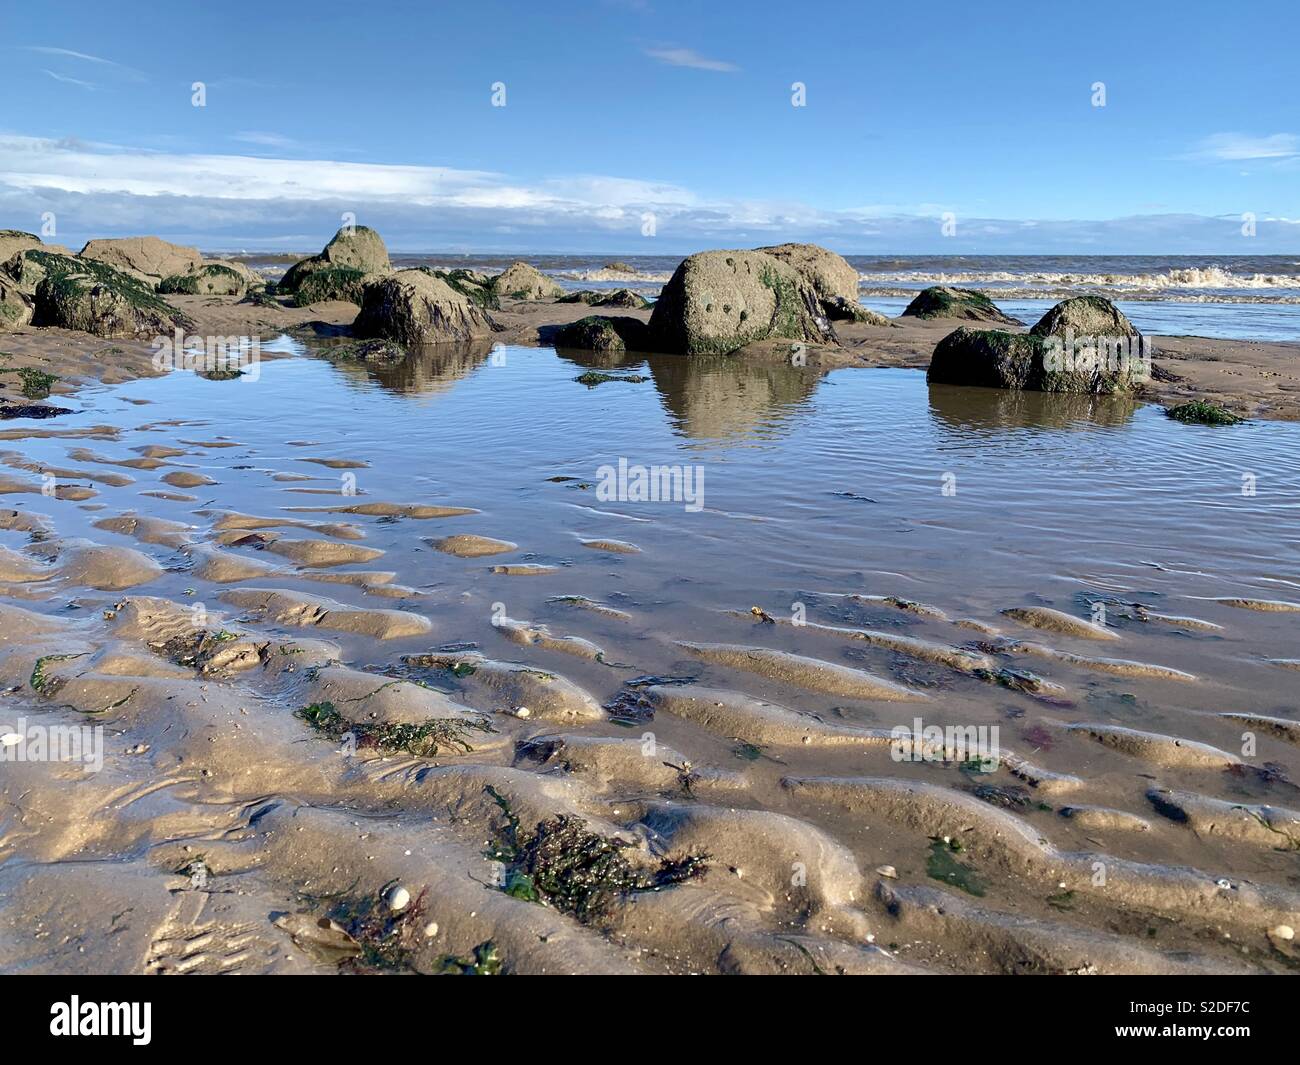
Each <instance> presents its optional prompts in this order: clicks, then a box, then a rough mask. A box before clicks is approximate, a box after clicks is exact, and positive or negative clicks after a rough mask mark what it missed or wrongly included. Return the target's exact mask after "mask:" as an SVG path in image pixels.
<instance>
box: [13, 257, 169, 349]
mask: <svg viewBox="0 0 1300 1065" xmlns="http://www.w3.org/2000/svg"><path fill="white" fill-rule="evenodd" d="M16 258H17V259H18V260H19V264H18V272H19V274H20V277H21V279H22V280H21V281H20V282H19V285H20V288H21V286H22V285H23V284H26V283H28V282H30V281H31V280H32V279H34V277H35V275H36V274H37V273H39V274H40V278H39V280H38V281H37V283H36V287H35V293H34V298H33V303H34V305H35V306H34V311H33V315H32V324H33V325H38V326H50V325H55V326H62V327H63V328H65V329H80V330H82V331H83V332H86V333H94V334H95V335H96V336H101V337H131V336H140V335H145V336H147V335H149V334H154V335H160V334H164V333H171V332H172V331H173V330H174V329H175V328H176V327H178V326H179V327H181V328H192V327H193V324H194V323H193V322H192V321H191V320H190V319H189V318H188V317H187V316H186V315H184V314H182V313H181V312H180V311H178V310H176V309H175V308H174V307H172V306H171V305H170V304H168V303H167V301H166V300H164V299H162V298H161V297H159V296H158V295H157V294H156V293H155V292H154V291H153V289H152V288H150V287H149V286H148V285H147V284H146V283H145V282H143V281H140V280H138V279H137V278H135V277H134V276H132V275H131V274H127V273H123V272H122V271H121V270H116V269H114V268H113V267H111V266H108V265H107V264H105V263H103V262H98V261H96V260H93V259H83V258H80V257H78V256H71V255H58V254H55V253H54V252H48V251H25V252H19V254H18V256H17V257H16ZM12 265H13V261H12V260H11V262H10V263H6V264H5V268H6V270H8V269H9V267H11V266H12Z"/></svg>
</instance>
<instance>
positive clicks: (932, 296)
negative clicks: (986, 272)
mask: <svg viewBox="0 0 1300 1065" xmlns="http://www.w3.org/2000/svg"><path fill="white" fill-rule="evenodd" d="M903 317H905V318H964V319H966V320H967V321H973V322H1001V323H1002V324H1003V325H1019V324H1020V323H1019V322H1018V321H1016V319H1014V318H1011V317H1009V316H1007V315H1005V314H1003V313H1002V312H1001V311H1000V310H998V308H997V307H996V306H995V305H994V303H993V301H992V300H991V299H989V298H988V296H986V295H984V293H983V292H976V291H974V290H973V289H968V288H948V287H947V286H945V285H935V286H933V287H931V288H927V289H925V290H924V291H922V292H920V293H918V294H917V296H916V298H915V299H913V300H912V302H911V303H909V304H908V305H907V309H906V310H904V311H903Z"/></svg>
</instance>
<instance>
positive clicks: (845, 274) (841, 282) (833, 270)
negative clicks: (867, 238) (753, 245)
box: [758, 244, 858, 304]
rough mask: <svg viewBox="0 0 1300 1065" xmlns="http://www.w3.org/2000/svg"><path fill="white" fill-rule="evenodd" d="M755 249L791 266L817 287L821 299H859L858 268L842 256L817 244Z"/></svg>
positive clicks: (853, 301) (850, 300)
mask: <svg viewBox="0 0 1300 1065" xmlns="http://www.w3.org/2000/svg"><path fill="white" fill-rule="evenodd" d="M758 250H759V251H762V252H766V253H767V254H768V255H770V256H772V258H774V259H780V260H781V262H783V263H785V264H786V265H787V266H793V267H794V268H795V269H796V270H798V271H799V273H800V274H802V275H803V276H804V277H805V278H807V280H808V282H809V284H811V285H812V287H813V288H815V289H816V290H817V296H818V297H819V298H820V299H821V300H823V301H827V300H835V299H837V298H843V299H845V300H848V301H849V302H850V303H854V304H856V303H857V302H858V272H857V270H855V269H854V268H853V267H852V266H850V265H849V262H848V260H847V259H845V258H844V256H842V255H836V254H835V252H833V251H830V250H829V249H827V248H823V247H820V246H819V245H817V244H777V245H774V246H773V247H770V248H759V249H758Z"/></svg>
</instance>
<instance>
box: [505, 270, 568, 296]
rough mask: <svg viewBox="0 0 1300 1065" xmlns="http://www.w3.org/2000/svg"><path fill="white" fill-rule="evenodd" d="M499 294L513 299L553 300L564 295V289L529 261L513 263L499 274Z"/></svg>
mask: <svg viewBox="0 0 1300 1065" xmlns="http://www.w3.org/2000/svg"><path fill="white" fill-rule="evenodd" d="M496 290H497V295H498V296H505V297H507V298H508V299H512V300H553V299H557V298H558V297H560V296H563V295H564V289H563V288H562V287H561V286H560V285H558V284H556V283H555V282H554V281H552V280H551V279H550V278H549V277H547V276H546V275H545V274H544V273H542V272H541V271H540V270H538V269H536V268H535V267H532V266H529V265H528V264H527V263H511V264H510V266H509V267H507V268H506V269H505V270H504V271H503V272H502V273H500V274H498V275H497V278H496Z"/></svg>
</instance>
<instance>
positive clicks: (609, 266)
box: [601, 259, 636, 274]
mask: <svg viewBox="0 0 1300 1065" xmlns="http://www.w3.org/2000/svg"><path fill="white" fill-rule="evenodd" d="M601 269H602V270H608V271H609V272H610V273H612V274H635V273H636V269H635V267H631V266H628V264H627V263H625V262H623V260H621V259H616V260H614V262H612V263H606V264H605V265H604V266H602V267H601Z"/></svg>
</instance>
